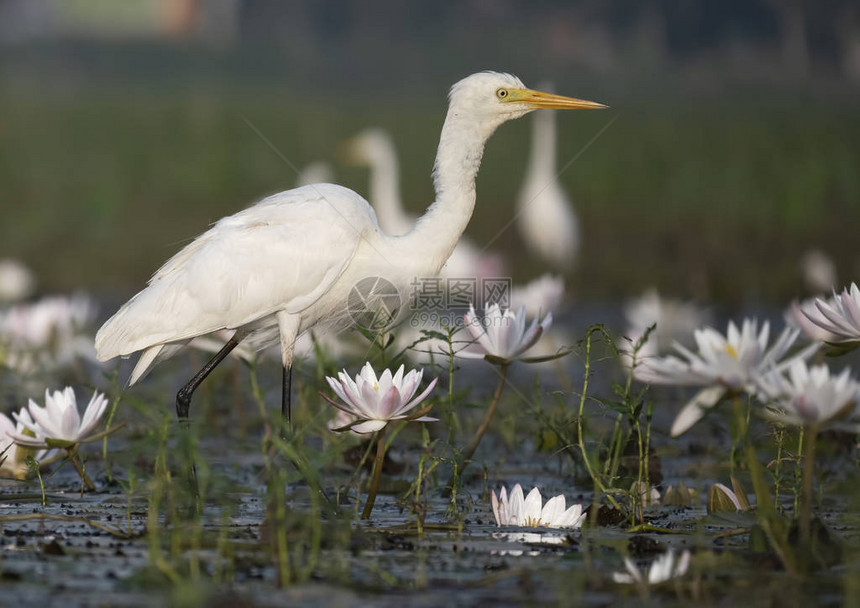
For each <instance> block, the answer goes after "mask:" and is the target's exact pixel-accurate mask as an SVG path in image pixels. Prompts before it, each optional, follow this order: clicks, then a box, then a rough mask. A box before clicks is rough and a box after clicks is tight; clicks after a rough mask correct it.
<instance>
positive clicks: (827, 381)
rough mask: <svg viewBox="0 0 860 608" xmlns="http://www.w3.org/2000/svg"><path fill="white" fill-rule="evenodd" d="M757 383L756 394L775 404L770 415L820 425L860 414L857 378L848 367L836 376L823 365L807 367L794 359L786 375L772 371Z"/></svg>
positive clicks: (788, 422)
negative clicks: (757, 389) (757, 390)
mask: <svg viewBox="0 0 860 608" xmlns="http://www.w3.org/2000/svg"><path fill="white" fill-rule="evenodd" d="M757 385H758V387H759V389H760V391H759V394H758V395H759V398H760V399H762V400H766V401H769V402H770V403H771V404H772V405H774V406H776V407H777V408H778V409H777V410H776V411H771V416H772V417H774V418H776V419H777V420H779V421H780V422H784V423H787V424H793V425H796V426H805V425H811V424H814V425H820V424H823V423H828V422H833V421H838V420H842V419H850V418H857V416H858V414H860V411H858V408H857V403H858V397H860V382H858V381H857V380H855V379H854V378H852V377H851V370H850V369H848V368H845V369H844V370H842V373H841V374H839V375H838V376H837V375H831V373H830V368H828V367H827V366H826V365H815V366H813V367H811V368H810V367H808V366H807V364H806V362H805V361H795V362H794V363H793V364H792V365H791V367H789V368H788V375H787V376H786V375H785V374H784V373H782V372H779V371H773V372H771V373H769V374H767V375H765V376H762V377H761V378H759V379H758V381H757Z"/></svg>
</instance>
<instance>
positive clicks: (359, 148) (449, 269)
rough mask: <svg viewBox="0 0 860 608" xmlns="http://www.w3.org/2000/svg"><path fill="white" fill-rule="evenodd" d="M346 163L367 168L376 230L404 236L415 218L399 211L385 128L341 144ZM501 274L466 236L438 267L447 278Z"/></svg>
mask: <svg viewBox="0 0 860 608" xmlns="http://www.w3.org/2000/svg"><path fill="white" fill-rule="evenodd" d="M344 150H345V153H346V156H347V161H348V162H352V163H353V164H356V165H360V166H365V167H369V168H370V187H369V189H368V190H369V192H368V194H369V196H368V199H369V200H370V201H371V204H372V205H373V209H374V211H376V217H377V218H378V219H379V227H380V228H382V230H383V231H384V232H385V233H387V234H390V235H401V234H406V233H407V232H409V231H410V230H412V228H413V227H414V226H415V220H416V219H417V218H416V217H415V216H414V215H412V214H411V213H408V212H407V211H406V210H405V209H404V208H403V199H402V197H401V195H400V165H399V163H398V161H397V149H396V148H395V147H394V140H393V139H392V138H391V135H389V134H388V132H387V131H385V129H381V128H378V127H371V128H369V129H365V130H364V131H362V132H360V133H359V134H357V135H355V136H354V137H352V138H351V139H350V140H349V141H347V142H345V144H344ZM502 273H503V264H502V261H501V258H500V257H499V256H498V255H496V254H492V253H487V252H485V251H483V250H482V249H481V248H480V247H478V246H477V245H476V244H475V243H474V242H472V241H471V240H470V239H469V238H468V237H465V236H464V237H461V238H460V241H459V242H458V243H457V246H456V247H454V251H453V252H452V253H451V255H450V256H449V257H448V260H447V261H446V262H445V265H444V266H443V267H442V270H441V274H442V275H443V276H447V277H462V278H471V277H477V278H481V277H497V276H500V275H501V274H502Z"/></svg>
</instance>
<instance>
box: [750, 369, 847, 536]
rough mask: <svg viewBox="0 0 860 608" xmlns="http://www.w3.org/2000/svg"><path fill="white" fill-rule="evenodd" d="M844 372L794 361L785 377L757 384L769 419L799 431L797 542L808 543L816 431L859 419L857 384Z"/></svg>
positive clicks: (774, 374) (772, 375)
mask: <svg viewBox="0 0 860 608" xmlns="http://www.w3.org/2000/svg"><path fill="white" fill-rule="evenodd" d="M850 373H851V372H850V370H849V369H847V368H846V369H845V370H843V371H842V373H841V374H839V375H838V376H834V375H831V374H830V369H829V368H828V367H827V366H826V365H816V366H814V367H812V368H811V369H810V368H808V367H807V365H806V362H805V361H798V362H796V363H794V364H792V365H791V367H789V369H788V377H786V376H785V375H783V374H782V373H780V372H779V371H776V370H775V371H773V372H771V373H770V374H768V375H767V376H765V377H763V378H760V379H759V380H758V386H759V389H760V393H759V399H761V400H770V402H771V405H773V406H775V407H776V410H770V415H771V416H772V417H774V418H775V419H777V420H778V421H780V422H783V423H786V424H793V425H797V426H801V427H803V431H804V436H803V437H804V438H803V441H804V444H803V451H804V455H803V487H802V488H801V501H800V514H799V515H800V517H799V519H800V538H801V542H803V543H808V542H809V538H810V530H811V528H810V526H811V523H810V522H811V518H812V478H813V476H814V474H815V465H814V462H815V449H816V440H817V436H818V431H819V430H820V429H821V428H822V427H824V426H826V425H829V424H833V423H834V422H839V421H848V422H851V423H853V424H852V427H853V430H856V429H857V424H856V423H857V421H858V418H860V416H858V414H860V410H858V399H860V383H858V382H857V381H856V380H855V379H854V378H852V377H851V375H850Z"/></svg>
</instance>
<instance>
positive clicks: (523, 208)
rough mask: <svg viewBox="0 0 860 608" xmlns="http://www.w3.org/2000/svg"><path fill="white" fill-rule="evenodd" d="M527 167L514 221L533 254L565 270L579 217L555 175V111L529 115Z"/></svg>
mask: <svg viewBox="0 0 860 608" xmlns="http://www.w3.org/2000/svg"><path fill="white" fill-rule="evenodd" d="M532 120H533V121H534V122H533V128H532V146H531V154H530V157H529V164H528V169H527V170H526V176H525V179H524V180H523V185H522V187H521V188H520V193H519V198H518V199H517V222H518V225H519V228H520V233H521V234H522V236H523V239H524V240H525V242H526V246H527V247H528V248H529V249H530V250H531V251H532V253H533V254H535V255H537V256H539V257H540V258H542V259H543V260H545V261H547V262H548V263H550V264H551V265H552V266H553V267H554V268H556V269H557V270H560V271H569V270H570V269H571V267H572V266H573V264H574V262H575V261H576V255H577V252H578V250H579V245H580V230H579V220H578V219H577V217H576V213H575V211H574V209H573V205H572V204H571V202H570V199H569V198H568V197H567V195H566V194H565V192H564V189H563V188H562V186H561V182H560V181H559V179H558V174H557V166H556V149H555V148H556V128H555V112H538V113H537V114H535V116H534V118H533V119H532Z"/></svg>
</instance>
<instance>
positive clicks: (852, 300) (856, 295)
mask: <svg viewBox="0 0 860 608" xmlns="http://www.w3.org/2000/svg"><path fill="white" fill-rule="evenodd" d="M802 312H803V314H804V315H805V316H806V318H807V319H809V321H810V322H811V323H813V324H814V325H816V326H818V327H820V328H821V329H823V330H824V331H826V332H829V333H830V334H831V337H830V339H829V340H827V342H832V343H837V344H845V343H853V342H858V343H860V288H858V287H857V284H856V283H851V285H850V286H849V287H846V288H845V289H843V290H842V292H841V293H838V294H837V293H834V294H833V297H832V298H827V299H823V298H816V299H815V306H814V307H808V308H804V309H802Z"/></svg>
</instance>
